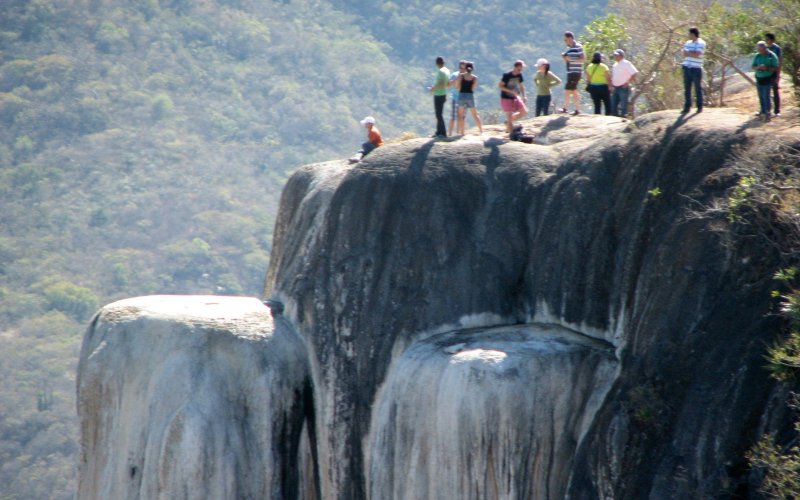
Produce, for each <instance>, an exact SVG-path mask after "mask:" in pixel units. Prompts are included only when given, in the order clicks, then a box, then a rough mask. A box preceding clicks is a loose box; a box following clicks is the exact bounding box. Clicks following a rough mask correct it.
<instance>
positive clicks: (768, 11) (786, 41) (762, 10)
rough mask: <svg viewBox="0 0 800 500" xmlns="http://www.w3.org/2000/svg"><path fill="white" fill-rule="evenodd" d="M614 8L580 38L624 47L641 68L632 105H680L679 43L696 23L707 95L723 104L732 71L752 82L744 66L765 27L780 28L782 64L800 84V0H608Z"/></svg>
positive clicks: (602, 46)
mask: <svg viewBox="0 0 800 500" xmlns="http://www.w3.org/2000/svg"><path fill="white" fill-rule="evenodd" d="M609 9H610V11H611V13H610V14H608V15H606V16H604V17H600V18H596V19H594V20H593V21H592V22H591V23H589V24H588V25H587V26H586V27H585V28H584V34H583V36H582V40H583V41H584V43H585V46H586V49H587V51H588V52H593V51H600V52H604V53H606V54H608V53H610V52H611V51H612V50H613V49H617V48H621V49H624V50H625V51H626V54H627V57H628V59H630V60H631V61H632V62H633V63H634V64H635V65H636V66H637V68H638V69H639V71H640V74H639V76H638V77H637V83H636V88H635V90H634V92H633V94H632V96H631V105H632V106H633V105H635V104H636V102H637V100H638V99H639V98H640V97H644V98H645V100H646V102H647V104H646V108H647V109H648V110H650V111H655V110H660V109H668V108H676V107H680V106H681V105H682V88H683V87H682V85H683V83H682V75H681V72H680V66H681V62H682V59H683V57H682V55H681V50H682V47H683V43H684V42H685V41H686V38H687V32H688V29H689V28H690V27H692V26H697V27H699V29H700V36H701V37H702V38H703V39H704V40H706V42H708V47H707V49H706V55H705V66H704V67H705V70H706V71H705V72H704V73H705V82H704V85H705V87H706V98H707V99H708V100H709V101H710V102H716V103H719V104H722V103H723V100H724V91H725V81H726V77H727V76H728V75H730V74H731V73H738V74H739V75H741V76H742V77H744V78H745V79H746V80H748V81H750V82H751V83H753V84H755V82H754V80H753V79H752V78H751V77H750V76H749V75H748V74H746V73H745V71H749V61H750V60H749V55H750V54H751V53H752V52H753V47H754V46H755V42H756V41H758V40H760V39H762V38H763V36H764V33H765V32H767V31H773V32H775V33H776V34H777V37H778V41H779V44H780V45H781V47H782V48H783V49H784V71H785V72H786V73H788V74H790V75H792V78H793V82H794V84H795V86H797V85H798V84H799V83H800V74H798V71H799V70H800V52H798V44H800V20H798V18H797V15H796V13H797V12H798V11H800V0H757V2H756V5H754V6H742V5H741V4H739V3H734V2H727V1H723V0H713V1H711V2H709V1H704V0H646V1H645V2H639V1H637V0H611V1H610V2H609ZM742 58H744V59H746V60H744V59H742ZM739 60H742V61H743V62H741V63H740V62H738V61H739ZM740 65H742V66H743V67H744V68H745V69H744V70H743V69H740V67H739V66H740Z"/></svg>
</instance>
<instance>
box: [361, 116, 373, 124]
mask: <svg viewBox="0 0 800 500" xmlns="http://www.w3.org/2000/svg"><path fill="white" fill-rule="evenodd" d="M367 123H371V124H373V125H374V124H375V118H373V117H371V116H367V117H366V118H364V119H363V120H361V125H366V124H367Z"/></svg>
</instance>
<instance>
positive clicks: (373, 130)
mask: <svg viewBox="0 0 800 500" xmlns="http://www.w3.org/2000/svg"><path fill="white" fill-rule="evenodd" d="M361 125H363V126H364V127H365V128H366V129H367V142H365V143H364V144H362V145H361V149H360V150H359V152H358V153H356V154H355V156H353V157H352V158H350V163H358V162H360V161H361V160H362V159H363V158H364V157H365V156H367V155H368V154H369V153H371V152H372V150H373V149H375V148H378V147H381V146H383V137H381V131H380V130H378V127H376V126H375V118H373V117H371V116H367V117H366V118H364V119H363V120H361Z"/></svg>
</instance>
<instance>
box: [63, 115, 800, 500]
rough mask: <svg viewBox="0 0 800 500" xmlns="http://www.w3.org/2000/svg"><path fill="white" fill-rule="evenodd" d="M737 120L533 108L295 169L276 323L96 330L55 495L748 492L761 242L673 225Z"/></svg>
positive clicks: (768, 335)
mask: <svg viewBox="0 0 800 500" xmlns="http://www.w3.org/2000/svg"><path fill="white" fill-rule="evenodd" d="M748 118H749V117H746V116H744V115H742V114H739V113H737V112H735V111H731V110H708V111H707V112H704V113H703V114H701V115H689V116H680V115H677V114H676V113H673V112H662V113H656V114H651V115H646V116H644V117H641V118H639V119H637V120H636V121H635V122H628V121H625V120H621V119H617V118H610V117H600V116H586V117H545V118H539V119H535V120H531V121H530V122H528V124H527V126H528V128H529V129H530V130H531V131H532V132H535V133H536V135H537V139H536V144H532V145H529V144H522V143H508V142H505V141H503V140H501V139H500V138H498V137H491V136H488V137H477V136H467V137H465V138H462V139H460V140H455V141H451V142H448V141H433V140H428V139H415V140H410V141H405V142H402V143H398V144H390V145H387V146H386V147H383V148H380V149H378V150H376V151H375V152H373V153H372V154H371V155H370V156H368V157H367V158H366V160H365V161H364V162H362V163H360V164H358V165H356V166H348V165H346V164H345V163H344V162H340V161H336V162H329V163H324V164H318V165H311V166H308V167H304V168H302V169H300V170H299V171H298V172H297V173H296V174H295V175H294V176H293V177H292V178H291V179H290V181H289V183H288V185H287V186H286V188H285V190H284V193H283V197H282V201H281V209H280V212H279V216H278V221H277V224H276V228H275V241H274V245H273V253H272V260H271V264H270V268H269V270H268V273H267V279H266V287H265V293H266V294H267V295H268V296H269V297H270V298H271V299H273V300H275V301H277V302H280V303H281V305H282V306H283V308H284V310H283V311H281V312H280V313H279V312H278V311H277V308H276V311H275V317H276V320H275V323H274V325H273V323H272V322H271V321H270V320H269V318H267V317H266V315H265V314H264V311H265V309H264V308H263V307H262V308H261V309H259V306H258V304H257V303H255V301H252V300H250V299H225V300H230V301H233V302H231V304H233V303H237V304H240V305H238V306H236V307H232V309H233V310H227V309H226V308H225V307H222V306H214V307H211V308H210V309H209V306H207V305H206V303H205V302H203V301H211V300H212V299H210V298H180V299H176V298H173V299H170V300H168V301H167V300H166V299H163V298H162V299H157V298H152V299H138V301H144V302H143V303H140V302H137V301H136V300H134V301H133V302H130V303H126V302H123V303H118V304H113V305H111V306H108V307H107V308H105V309H104V310H103V311H101V313H100V314H99V316H98V317H97V318H96V319H95V322H94V324H93V325H92V327H90V329H89V332H88V333H87V337H86V341H85V343H84V348H83V352H82V355H81V369H80V371H81V376H80V381H79V406H80V410H81V421H82V427H83V429H82V430H83V434H82V449H83V461H82V463H81V471H80V472H81V474H80V476H81V495H80V496H81V497H82V498H91V497H92V496H93V494H94V493H96V492H102V493H109V494H112V493H113V494H114V495H112V496H114V497H118V496H119V495H117V493H119V494H120V495H122V496H125V497H137V496H140V495H141V496H144V497H148V498H149V497H151V496H159V495H160V496H163V497H173V496H179V497H191V496H196V495H195V494H194V493H196V492H199V491H200V488H205V489H207V490H209V491H216V492H219V495H220V497H243V498H246V497H250V496H260V497H266V496H269V497H271V498H292V497H296V496H299V497H302V498H341V499H357V498H374V499H378V498H380V499H383V498H442V499H444V498H564V497H572V498H643V497H651V498H702V497H711V496H716V495H723V496H724V495H734V494H747V493H748V490H747V488H748V486H747V477H746V473H745V471H744V469H743V452H744V450H746V449H747V447H749V446H750V445H751V444H752V443H753V441H754V440H755V439H756V438H757V436H758V435H759V433H762V432H764V430H765V427H766V426H768V425H772V424H771V423H770V422H774V421H776V420H780V418H777V419H776V418H775V417H774V411H773V410H775V408H777V407H779V406H780V404H781V401H780V398H779V397H775V395H774V390H775V389H774V386H773V384H772V383H771V382H770V381H769V379H768V377H767V375H766V372H765V371H764V370H763V368H762V365H763V358H762V356H763V353H764V346H765V345H766V344H767V343H769V342H770V341H772V340H773V339H774V337H775V333H776V324H775V320H774V319H770V318H769V317H768V316H767V312H768V311H769V306H770V298H769V293H768V291H769V285H770V284H769V282H768V280H765V279H764V278H765V277H767V276H769V275H770V274H771V272H772V271H773V270H774V268H775V266H776V263H777V256H776V255H774V252H773V251H771V250H769V249H768V248H765V247H761V246H759V245H758V244H757V242H756V243H754V242H748V243H746V244H744V243H740V242H732V241H731V240H730V238H727V237H726V233H725V231H718V230H715V229H719V227H715V226H719V224H720V221H716V220H714V219H712V218H698V217H687V213H688V211H689V210H690V209H692V208H697V207H699V206H702V205H704V204H709V203H711V202H712V201H713V200H714V199H715V198H717V197H719V196H722V195H723V193H724V190H725V189H726V188H728V187H730V186H731V185H732V184H733V183H734V182H735V181H736V176H735V175H734V174H733V172H732V171H731V169H730V168H729V163H730V162H731V161H733V160H734V153H735V152H737V151H738V152H739V153H740V154H741V153H742V152H746V151H747V149H748V148H750V147H752V146H753V145H754V144H757V143H758V141H759V140H761V139H762V138H763V137H765V135H762V132H760V131H759V130H758V129H754V128H750V126H749V124H748V122H747V120H748ZM787 137H788V139H790V140H794V141H798V135H797V134H795V135H791V134H789V135H788V136H787ZM213 300H216V299H213ZM242 301H243V302H242ZM245 305H246V307H245ZM176 308H178V309H179V311H178V312H176V310H175V309H176ZM209 311H211V312H209ZM209 315H210V316H209ZM241 316H245V317H247V318H250V319H248V320H247V321H241V320H238V319H236V318H239V317H241ZM208 317H211V318H212V319H213V320H212V319H208ZM198 318H201V319H198ZM202 318H206V319H202ZM253 318H258V319H253ZM250 320H253V321H252V322H250ZM242 323H244V324H247V325H250V328H251V330H250V331H249V332H247V331H246V330H247V328H245V329H244V330H242V327H241V324H242ZM234 325H239V326H236V327H234ZM212 340H213V341H212ZM211 346H215V347H214V348H213V349H212V348H211ZM217 357H219V359H220V360H217ZM221 360H224V362H223V361H221ZM173 377H177V380H179V381H180V383H177V382H176V381H173V380H172V379H173ZM168 388H169V390H167V389H168ZM173 391H174V392H173ZM776 411H777V410H776ZM185 429H189V430H188V431H187V430H185ZM251 435H252V436H253V438H252V440H251V439H250V437H249V436H251ZM187 436H188V437H187ZM112 450H114V451H113V454H112ZM176 467H177V468H176ZM134 469H135V471H136V472H132V471H134ZM137 474H138V475H137ZM195 481H201V482H202V484H201V485H195V486H192V485H191V484H190V483H194V482H195ZM123 493H124V494H123ZM101 496H103V495H101Z"/></svg>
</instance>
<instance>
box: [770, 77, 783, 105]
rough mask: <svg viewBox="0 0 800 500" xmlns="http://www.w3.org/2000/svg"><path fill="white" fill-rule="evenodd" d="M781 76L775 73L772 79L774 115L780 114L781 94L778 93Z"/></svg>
mask: <svg viewBox="0 0 800 500" xmlns="http://www.w3.org/2000/svg"><path fill="white" fill-rule="evenodd" d="M780 83H781V75H779V74H777V73H775V77H774V78H773V79H772V85H771V86H772V102H774V103H775V114H776V115H777V114H779V113H780V112H781V92H780Z"/></svg>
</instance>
